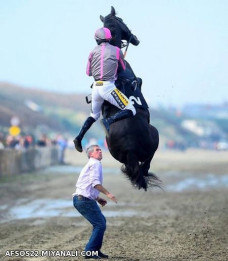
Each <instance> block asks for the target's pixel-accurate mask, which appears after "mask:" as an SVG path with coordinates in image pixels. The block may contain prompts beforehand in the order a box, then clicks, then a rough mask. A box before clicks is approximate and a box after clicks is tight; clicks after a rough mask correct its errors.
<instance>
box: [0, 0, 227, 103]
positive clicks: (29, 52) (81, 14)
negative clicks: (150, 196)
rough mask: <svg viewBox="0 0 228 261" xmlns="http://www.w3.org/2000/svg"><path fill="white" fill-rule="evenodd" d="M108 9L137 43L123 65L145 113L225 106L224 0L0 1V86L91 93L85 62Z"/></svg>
mask: <svg viewBox="0 0 228 261" xmlns="http://www.w3.org/2000/svg"><path fill="white" fill-rule="evenodd" d="M111 5H113V6H114V7H115V9H116V11H117V13H118V16H119V17H121V18H123V20H124V22H125V23H126V24H127V25H128V26H129V28H130V29H131V30H132V32H133V33H134V34H135V35H137V37H138V38H139V40H140V45H139V46H137V47H135V46H132V45H131V46H130V47H129V50H128V54H127V60H128V61H129V62H130V64H131V66H132V68H133V69H134V72H135V74H136V75H137V76H139V77H141V78H142V79H143V93H144V96H145V98H146V100H147V101H148V102H149V103H150V105H158V104H162V105H166V106H167V105H177V106H181V105H183V104H186V103H192V102H202V103H222V102H225V101H228V76H227V75H228V15H227V14H228V1H227V0H141V1H139V0H113V1H111V0H110V1H109V0H96V1H95V0H83V1H81V0H0V21H1V22H0V37H1V40H0V81H7V82H10V83H15V84H19V85H21V86H25V87H28V88H34V87H35V88H40V89H45V90H50V91H58V92H64V93H79V92H80V93H85V94H88V93H90V88H89V86H90V84H91V83H92V81H93V79H92V78H91V77H88V76H87V75H86V74H85V70H86V64H87V58H88V55H89V52H90V51H91V50H92V49H93V48H94V47H95V45H96V42H95V40H94V38H93V36H94V32H95V30H96V29H97V28H99V27H101V26H102V23H101V21H100V19H99V16H100V15H103V16H105V15H107V14H108V13H110V10H111Z"/></svg>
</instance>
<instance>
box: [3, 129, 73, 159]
mask: <svg viewBox="0 0 228 261" xmlns="http://www.w3.org/2000/svg"><path fill="white" fill-rule="evenodd" d="M36 146H37V147H50V146H56V147H58V148H59V163H60V164H64V153H65V149H66V148H67V147H68V141H67V139H66V138H64V137H63V136H62V135H56V137H55V138H54V139H50V138H48V136H47V135H46V134H42V135H40V136H39V137H38V138H36V137H35V136H33V135H18V136H12V135H4V134H3V133H1V132H0V150H2V149H15V150H26V149H28V148H31V147H36Z"/></svg>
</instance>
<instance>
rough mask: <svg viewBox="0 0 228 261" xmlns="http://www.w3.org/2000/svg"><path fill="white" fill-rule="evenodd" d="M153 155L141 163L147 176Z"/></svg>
mask: <svg viewBox="0 0 228 261" xmlns="http://www.w3.org/2000/svg"><path fill="white" fill-rule="evenodd" d="M153 156H154V154H153V155H152V156H151V157H149V158H148V159H146V160H145V161H144V162H143V163H142V164H141V165H140V168H141V171H142V174H143V176H145V177H147V176H149V170H150V162H151V160H152V158H153Z"/></svg>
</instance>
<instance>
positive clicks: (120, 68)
mask: <svg viewBox="0 0 228 261" xmlns="http://www.w3.org/2000/svg"><path fill="white" fill-rule="evenodd" d="M116 48H117V50H116V52H117V59H118V71H124V70H125V69H126V63H125V61H124V56H123V53H122V51H121V50H120V48H118V47H116Z"/></svg>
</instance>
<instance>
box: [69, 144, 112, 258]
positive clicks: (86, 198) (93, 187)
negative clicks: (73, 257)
mask: <svg viewBox="0 0 228 261" xmlns="http://www.w3.org/2000/svg"><path fill="white" fill-rule="evenodd" d="M86 153H87V156H88V158H89V161H88V163H87V164H86V165H85V167H84V168H83V169H82V171H81V173H80V175H79V178H78V181H77V183H76V191H75V193H74V194H73V203H74V207H75V208H76V209H77V210H78V212H79V213H80V214H82V216H83V217H84V218H86V219H87V220H88V221H89V222H90V223H91V224H92V226H93V231H92V234H91V237H90V239H89V242H88V243H87V245H86V247H85V253H86V256H85V258H86V259H89V258H93V259H101V258H108V255H105V254H103V253H102V252H101V246H102V242H103V236H104V232H105V229H106V219H105V217H104V215H103V214H102V212H101V210H100V208H99V207H98V205H97V202H98V203H99V204H100V205H101V206H102V207H103V206H105V205H106V204H107V201H106V200H105V199H103V198H100V197H98V195H99V193H100V192H102V193H104V194H105V195H106V196H107V197H108V198H109V199H111V200H112V201H114V202H115V203H117V200H116V198H115V196H113V195H112V194H111V193H109V192H108V191H107V190H106V189H105V188H104V187H103V186H102V182H103V174H102V165H101V160H102V151H101V149H100V147H99V146H98V145H91V146H90V147H89V148H88V149H87V151H86ZM95 251H96V254H93V253H95Z"/></svg>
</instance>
